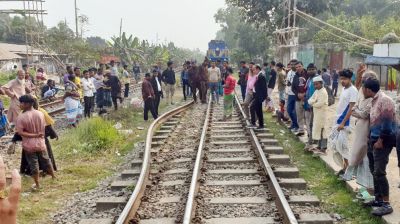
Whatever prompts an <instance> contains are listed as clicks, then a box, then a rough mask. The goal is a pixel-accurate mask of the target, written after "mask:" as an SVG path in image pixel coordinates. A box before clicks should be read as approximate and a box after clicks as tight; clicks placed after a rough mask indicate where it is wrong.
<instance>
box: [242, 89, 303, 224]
mask: <svg viewBox="0 0 400 224" xmlns="http://www.w3.org/2000/svg"><path fill="white" fill-rule="evenodd" d="M235 101H236V104H237V106H238V107H239V110H240V113H241V114H242V116H243V117H246V115H245V113H244V111H243V108H242V106H241V105H240V101H239V98H238V96H237V95H236V94H235ZM246 124H247V125H249V124H250V122H249V121H248V120H247V121H246ZM249 132H250V136H251V139H252V144H253V146H254V147H255V149H256V153H257V154H258V159H259V161H260V164H261V166H262V167H263V169H264V172H265V174H266V175H267V184H268V187H269V189H270V191H271V192H272V194H273V195H274V197H275V204H276V206H277V207H278V210H279V212H280V214H281V215H282V216H283V223H290V224H297V223H298V222H297V219H296V216H295V215H294V213H293V211H292V209H291V208H290V206H289V202H288V201H287V199H286V197H285V195H284V193H283V191H282V188H281V186H280V185H279V182H278V180H277V179H276V176H275V174H274V171H273V169H272V167H271V165H270V164H269V162H268V159H267V157H266V156H265V154H264V151H263V148H262V146H261V144H260V142H259V141H258V138H257V135H256V133H255V131H254V130H253V129H249Z"/></svg>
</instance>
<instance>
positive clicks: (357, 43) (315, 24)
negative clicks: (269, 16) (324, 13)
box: [298, 14, 372, 48]
mask: <svg viewBox="0 0 400 224" xmlns="http://www.w3.org/2000/svg"><path fill="white" fill-rule="evenodd" d="M298 16H299V17H301V18H302V19H304V20H305V21H307V22H309V23H311V24H312V25H314V26H316V27H318V28H319V29H321V30H323V31H325V32H327V33H329V34H331V35H332V36H335V37H337V38H340V39H342V40H345V41H348V42H351V43H353V44H356V45H362V46H364V47H368V48H372V46H371V45H368V44H364V43H359V42H356V41H354V40H350V39H347V38H345V37H342V36H339V35H337V34H335V33H333V32H332V31H329V30H327V29H325V28H323V27H321V26H320V25H318V24H317V23H315V22H313V21H311V20H310V19H307V18H306V17H304V16H302V15H300V14H298Z"/></svg>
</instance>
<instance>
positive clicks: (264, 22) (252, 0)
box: [226, 0, 344, 31]
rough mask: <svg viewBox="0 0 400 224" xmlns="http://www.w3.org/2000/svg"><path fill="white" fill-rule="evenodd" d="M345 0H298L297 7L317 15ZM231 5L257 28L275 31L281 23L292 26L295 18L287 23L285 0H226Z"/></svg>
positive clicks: (331, 9)
mask: <svg viewBox="0 0 400 224" xmlns="http://www.w3.org/2000/svg"><path fill="white" fill-rule="evenodd" d="M343 1H344V0H326V1H320V0H298V1H297V8H298V9H299V10H302V11H304V12H307V13H310V14H312V15H317V14H319V13H321V12H324V11H326V10H330V11H333V9H334V8H335V7H334V6H337V5H340V4H341V3H343ZM226 3H227V4H228V5H230V6H235V7H237V8H238V9H239V10H240V11H241V12H242V13H243V16H244V18H245V20H246V22H250V23H252V24H254V25H255V26H256V28H262V29H264V30H268V31H273V30H275V29H276V28H277V27H279V26H280V25H283V27H286V26H288V25H290V26H292V25H293V24H292V23H293V20H292V21H291V22H290V24H287V23H288V22H287V20H286V19H285V16H286V14H287V11H286V12H285V7H286V6H285V5H284V1H280V0H226Z"/></svg>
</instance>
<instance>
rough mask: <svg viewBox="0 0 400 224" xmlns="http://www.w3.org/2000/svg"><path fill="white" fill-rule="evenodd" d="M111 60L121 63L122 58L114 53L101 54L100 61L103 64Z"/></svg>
mask: <svg viewBox="0 0 400 224" xmlns="http://www.w3.org/2000/svg"><path fill="white" fill-rule="evenodd" d="M110 61H114V62H115V63H121V59H120V58H119V57H117V56H114V55H103V56H101V60H100V62H99V63H101V64H109V63H110Z"/></svg>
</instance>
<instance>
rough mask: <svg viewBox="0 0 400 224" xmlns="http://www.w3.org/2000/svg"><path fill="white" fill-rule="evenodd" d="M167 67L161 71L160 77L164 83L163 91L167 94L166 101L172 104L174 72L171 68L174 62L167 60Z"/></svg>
mask: <svg viewBox="0 0 400 224" xmlns="http://www.w3.org/2000/svg"><path fill="white" fill-rule="evenodd" d="M167 65H168V68H167V69H166V70H165V71H164V72H163V73H162V76H161V79H162V81H163V82H164V84H165V93H166V94H167V103H168V102H170V103H171V105H172V104H174V102H173V100H172V99H173V97H174V92H175V83H176V80H175V72H174V70H173V68H172V67H173V65H174V63H173V62H172V61H169V62H168V64H167Z"/></svg>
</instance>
